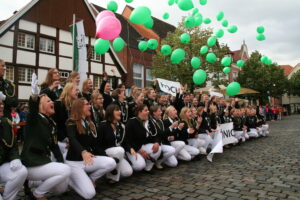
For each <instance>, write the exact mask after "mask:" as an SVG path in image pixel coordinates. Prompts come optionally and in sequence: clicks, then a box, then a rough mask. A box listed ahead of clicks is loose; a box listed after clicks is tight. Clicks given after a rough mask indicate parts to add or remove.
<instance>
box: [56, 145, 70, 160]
mask: <svg viewBox="0 0 300 200" xmlns="http://www.w3.org/2000/svg"><path fill="white" fill-rule="evenodd" d="M57 144H58V147H59V150H60V152H61V154H62V156H63V158H64V160H66V157H67V153H68V144H67V143H66V142H60V141H58V142H57Z"/></svg>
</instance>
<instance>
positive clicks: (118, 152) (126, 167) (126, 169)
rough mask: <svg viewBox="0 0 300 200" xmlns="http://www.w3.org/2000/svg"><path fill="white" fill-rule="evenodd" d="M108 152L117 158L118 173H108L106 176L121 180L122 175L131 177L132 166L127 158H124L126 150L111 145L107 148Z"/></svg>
mask: <svg viewBox="0 0 300 200" xmlns="http://www.w3.org/2000/svg"><path fill="white" fill-rule="evenodd" d="M105 152H106V154H107V155H108V156H110V157H113V158H117V159H118V160H119V162H118V163H117V167H116V170H117V174H115V175H114V174H112V173H110V172H109V173H107V174H106V177H107V178H109V179H112V180H114V181H119V180H120V178H121V177H129V176H131V175H132V172H133V170H132V167H131V166H130V164H129V163H128V161H127V160H126V159H124V154H125V151H124V149H123V148H122V147H111V148H108V149H106V150H105Z"/></svg>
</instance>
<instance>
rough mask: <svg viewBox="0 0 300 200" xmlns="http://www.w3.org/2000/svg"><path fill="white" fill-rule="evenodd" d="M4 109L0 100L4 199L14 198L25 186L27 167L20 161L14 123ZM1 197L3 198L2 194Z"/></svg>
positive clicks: (0, 165)
mask: <svg viewBox="0 0 300 200" xmlns="http://www.w3.org/2000/svg"><path fill="white" fill-rule="evenodd" d="M3 109H4V106H3V103H2V101H1V100H0V133H1V135H0V138H1V140H0V183H4V184H5V186H4V191H3V199H4V200H13V199H15V197H16V195H17V193H18V192H19V191H20V190H21V189H22V187H23V184H24V181H25V180H26V177H27V169H26V168H25V167H24V166H23V164H22V163H21V161H20V157H19V151H18V144H17V142H16V140H15V137H14V133H13V130H12V123H11V121H10V120H9V119H7V118H4V117H3ZM0 199H2V198H1V195H0Z"/></svg>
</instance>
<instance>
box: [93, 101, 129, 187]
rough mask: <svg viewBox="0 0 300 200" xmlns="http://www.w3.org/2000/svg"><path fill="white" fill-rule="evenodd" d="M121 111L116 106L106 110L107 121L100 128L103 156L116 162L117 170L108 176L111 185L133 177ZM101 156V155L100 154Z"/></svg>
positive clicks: (100, 144) (100, 143)
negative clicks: (126, 150)
mask: <svg viewBox="0 0 300 200" xmlns="http://www.w3.org/2000/svg"><path fill="white" fill-rule="evenodd" d="M121 117H122V116H121V110H120V107H119V106H118V105H116V104H110V105H109V106H107V108H106V112H105V121H103V122H101V123H100V126H99V131H98V133H99V135H100V136H99V138H100V139H99V140H98V141H99V143H98V144H97V146H100V147H101V148H102V149H103V150H104V151H103V154H105V155H107V156H109V157H112V158H114V159H115V160H116V163H117V167H116V170H114V171H112V172H109V173H107V174H106V177H107V178H108V179H109V183H116V182H118V181H119V180H120V178H122V177H128V176H131V175H132V172H133V170H132V167H131V166H130V164H129V163H128V161H127V160H126V159H125V157H124V156H125V150H124V148H125V149H128V148H129V147H128V145H127V143H126V141H125V140H124V138H125V135H126V132H125V126H124V125H123V124H122V123H121ZM100 154H101V153H100Z"/></svg>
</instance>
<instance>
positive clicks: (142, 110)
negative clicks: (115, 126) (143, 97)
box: [125, 104, 161, 171]
mask: <svg viewBox="0 0 300 200" xmlns="http://www.w3.org/2000/svg"><path fill="white" fill-rule="evenodd" d="M135 113H136V116H137V117H135V118H132V119H130V120H129V121H128V123H127V124H126V136H125V140H126V142H127V144H128V148H127V156H128V159H129V161H130V162H131V165H132V168H133V170H142V169H144V170H145V171H150V170H151V169H152V167H153V166H154V164H155V163H156V161H157V160H158V158H159V156H160V154H161V147H160V145H159V137H157V134H154V135H153V133H152V132H151V131H150V130H149V121H148V119H149V110H148V107H147V106H146V105H144V104H139V105H137V106H136V108H135ZM128 151H130V152H128ZM141 158H143V159H144V161H142V159H141ZM143 167H144V168H143Z"/></svg>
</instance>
